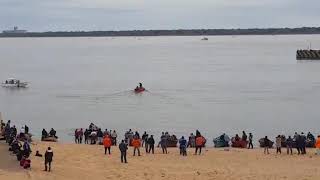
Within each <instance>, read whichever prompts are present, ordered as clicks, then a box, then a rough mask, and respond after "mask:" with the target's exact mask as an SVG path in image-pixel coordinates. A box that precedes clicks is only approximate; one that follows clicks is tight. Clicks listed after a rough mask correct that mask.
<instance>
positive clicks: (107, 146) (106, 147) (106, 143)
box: [103, 135, 112, 155]
mask: <svg viewBox="0 0 320 180" xmlns="http://www.w3.org/2000/svg"><path fill="white" fill-rule="evenodd" d="M111 145H112V140H111V138H110V137H109V135H106V136H105V137H104V139H103V146H104V154H107V150H108V152H109V155H110V154H111V152H110V150H111Z"/></svg>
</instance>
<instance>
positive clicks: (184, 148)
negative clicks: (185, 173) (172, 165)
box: [179, 136, 187, 156]
mask: <svg viewBox="0 0 320 180" xmlns="http://www.w3.org/2000/svg"><path fill="white" fill-rule="evenodd" d="M179 149H180V155H182V156H187V140H186V139H184V136H182V137H181V139H179Z"/></svg>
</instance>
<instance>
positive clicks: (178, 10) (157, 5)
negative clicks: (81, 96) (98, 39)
mask: <svg viewBox="0 0 320 180" xmlns="http://www.w3.org/2000/svg"><path fill="white" fill-rule="evenodd" d="M15 25H16V26H19V27H20V28H22V29H27V30H29V31H58V30H68V31H71V30H73V31H75V30H134V29H190V28H194V29H200V28H255V27H258V28H264V27H301V26H320V0H0V29H1V30H3V29H9V28H12V27H13V26H15Z"/></svg>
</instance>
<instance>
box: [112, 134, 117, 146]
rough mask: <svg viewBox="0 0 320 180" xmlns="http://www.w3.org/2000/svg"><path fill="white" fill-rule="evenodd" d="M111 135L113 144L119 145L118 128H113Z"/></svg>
mask: <svg viewBox="0 0 320 180" xmlns="http://www.w3.org/2000/svg"><path fill="white" fill-rule="evenodd" d="M111 137H112V145H115V146H116V145H117V137H118V134H117V132H116V130H113V132H112V134H111Z"/></svg>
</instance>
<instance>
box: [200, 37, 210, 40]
mask: <svg viewBox="0 0 320 180" xmlns="http://www.w3.org/2000/svg"><path fill="white" fill-rule="evenodd" d="M201 40H202V41H208V40H209V39H208V38H207V37H204V38H202V39H201Z"/></svg>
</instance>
